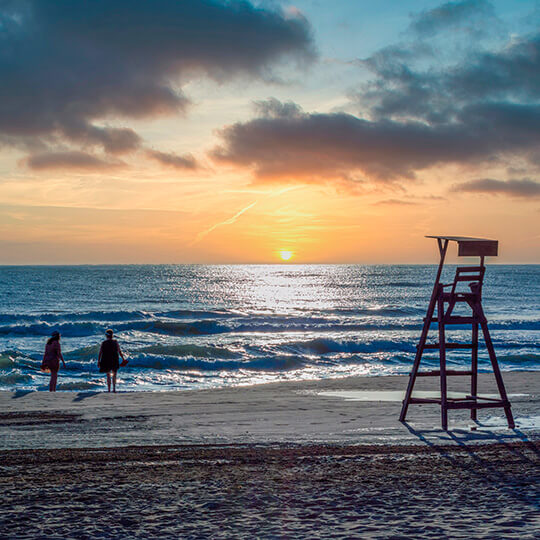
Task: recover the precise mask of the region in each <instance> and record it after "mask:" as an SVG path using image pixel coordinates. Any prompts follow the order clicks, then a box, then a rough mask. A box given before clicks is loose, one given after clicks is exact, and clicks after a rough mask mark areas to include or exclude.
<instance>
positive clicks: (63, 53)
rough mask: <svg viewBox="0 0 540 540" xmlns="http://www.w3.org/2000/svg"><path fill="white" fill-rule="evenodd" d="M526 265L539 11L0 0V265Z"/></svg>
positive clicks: (538, 128)
mask: <svg viewBox="0 0 540 540" xmlns="http://www.w3.org/2000/svg"><path fill="white" fill-rule="evenodd" d="M426 234H453V235H468V236H482V237H488V238H495V239H498V240H499V241H500V250H499V253H500V257H499V258H498V262H516V263H518V262H536V263H538V262H540V2H538V1H533V0H531V1H527V0H519V1H517V0H505V1H491V2H489V1H483V0H478V1H472V0H465V1H461V2H459V1H457V2H447V3H441V2H437V1H426V0H422V1H420V0H410V1H405V2H403V1H398V0H393V1H389V0H379V1H376V2H374V1H372V0H370V1H367V0H366V1H364V0H332V1H331V2H330V1H326V0H318V1H308V0H298V1H294V2H281V1H277V0H276V1H261V2H251V3H249V2H226V1H218V0H205V1H194V0H182V1H180V0H178V1H175V0H152V1H151V2H150V1H145V0H93V1H92V2H83V1H73V0H51V1H47V2H43V1H41V0H0V264H34V263H35V264H79V263H244V262H246V263H248V262H253V263H273V262H280V261H281V256H280V253H281V252H289V253H285V254H284V255H283V258H288V260H289V262H291V263H311V262H313V263H356V262H358V263H394V262H396V263H399V262H403V263H408V262H433V261H434V259H435V255H436V249H435V246H434V245H433V241H430V240H426V239H425V238H424V235H426Z"/></svg>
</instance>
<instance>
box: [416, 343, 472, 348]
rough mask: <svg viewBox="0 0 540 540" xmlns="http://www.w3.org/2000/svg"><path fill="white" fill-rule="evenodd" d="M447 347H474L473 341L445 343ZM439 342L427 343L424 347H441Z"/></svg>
mask: <svg viewBox="0 0 540 540" xmlns="http://www.w3.org/2000/svg"><path fill="white" fill-rule="evenodd" d="M444 346H445V348H446V349H474V344H473V343H445V344H444ZM439 348H440V345H439V343H426V345H424V349H439Z"/></svg>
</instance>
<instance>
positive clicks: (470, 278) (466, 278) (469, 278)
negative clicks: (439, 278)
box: [455, 274, 482, 281]
mask: <svg viewBox="0 0 540 540" xmlns="http://www.w3.org/2000/svg"><path fill="white" fill-rule="evenodd" d="M455 280H456V281H481V280H482V276H480V275H478V274H476V275H471V276H456V278H455Z"/></svg>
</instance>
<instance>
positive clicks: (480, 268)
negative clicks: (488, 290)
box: [456, 266, 485, 274]
mask: <svg viewBox="0 0 540 540" xmlns="http://www.w3.org/2000/svg"><path fill="white" fill-rule="evenodd" d="M484 270H485V266H458V267H457V268H456V271H457V272H458V273H460V274H464V273H465V272H481V273H482V274H483V273H484Z"/></svg>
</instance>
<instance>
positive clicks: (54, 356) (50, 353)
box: [41, 330, 66, 392]
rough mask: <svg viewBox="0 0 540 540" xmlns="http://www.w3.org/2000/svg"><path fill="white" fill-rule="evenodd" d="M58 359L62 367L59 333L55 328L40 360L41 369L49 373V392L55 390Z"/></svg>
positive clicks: (58, 365)
mask: <svg viewBox="0 0 540 540" xmlns="http://www.w3.org/2000/svg"><path fill="white" fill-rule="evenodd" d="M60 360H62V364H63V366H64V368H65V367H66V363H65V362H64V357H63V356H62V348H61V347H60V333H59V332H57V331H56V330H55V331H54V332H53V333H52V334H51V337H50V338H49V339H48V340H47V344H46V345H45V352H44V353H43V360H42V361H41V370H42V371H45V372H46V373H50V374H51V380H50V381H49V392H56V381H57V379H58V370H59V369H60Z"/></svg>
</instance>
